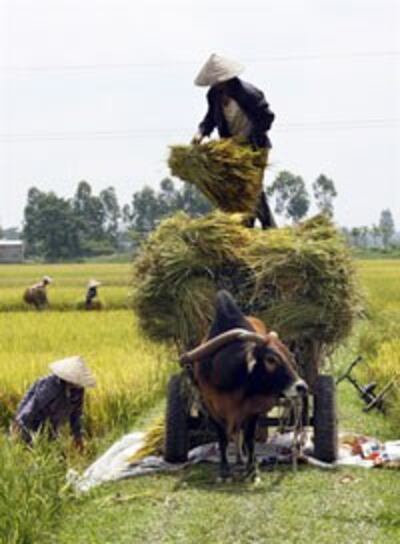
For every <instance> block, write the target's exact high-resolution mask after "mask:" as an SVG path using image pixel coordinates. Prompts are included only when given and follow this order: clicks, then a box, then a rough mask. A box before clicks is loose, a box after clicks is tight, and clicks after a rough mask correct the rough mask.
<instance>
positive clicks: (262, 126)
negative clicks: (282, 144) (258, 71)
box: [199, 77, 275, 148]
mask: <svg viewBox="0 0 400 544" xmlns="http://www.w3.org/2000/svg"><path fill="white" fill-rule="evenodd" d="M224 95H225V96H228V97H229V98H232V99H233V100H235V101H236V102H237V103H238V105H239V107H240V108H241V110H242V111H243V112H244V113H245V115H246V116H247V117H248V118H249V120H250V122H251V124H252V130H251V133H250V136H249V143H251V144H252V145H254V146H255V147H261V148H270V147H271V142H270V139H269V138H268V136H267V131H268V130H269V129H270V128H271V125H272V123H273V121H274V119H275V115H274V114H273V113H272V111H271V110H270V109H269V104H268V102H267V101H266V100H265V96H264V93H263V92H262V91H260V90H259V89H257V88H256V87H254V85H251V84H250V83H247V82H245V81H242V80H241V79H239V78H238V77H234V78H232V79H230V80H229V81H227V82H226V83H225V85H224V87H223V89H222V90H221V89H220V88H219V87H211V89H210V90H209V91H208V93H207V101H208V111H207V113H206V116H205V117H204V119H203V121H202V122H201V123H200V126H199V130H200V132H201V134H202V135H203V136H209V135H210V134H211V132H212V131H213V130H214V128H217V129H218V133H219V135H220V137H221V138H229V137H230V136H234V135H233V134H230V132H229V127H228V124H227V122H226V119H225V117H224V112H223V97H224Z"/></svg>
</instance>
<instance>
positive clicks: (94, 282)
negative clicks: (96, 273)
mask: <svg viewBox="0 0 400 544" xmlns="http://www.w3.org/2000/svg"><path fill="white" fill-rule="evenodd" d="M100 285H101V283H100V282H99V281H97V280H89V283H88V288H89V289H90V288H91V287H99V286H100Z"/></svg>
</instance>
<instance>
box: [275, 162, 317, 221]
mask: <svg viewBox="0 0 400 544" xmlns="http://www.w3.org/2000/svg"><path fill="white" fill-rule="evenodd" d="M267 192H268V195H269V196H272V197H275V212H276V213H278V214H284V215H285V216H286V217H287V218H288V219H289V218H290V219H292V221H293V222H294V223H297V222H298V221H300V219H302V218H303V217H304V216H305V215H307V212H308V210H309V207H310V197H309V195H308V191H307V188H306V185H305V183H304V180H303V178H301V177H300V176H295V175H293V174H292V173H290V172H288V171H287V170H283V171H282V172H280V173H279V174H278V176H277V177H276V178H275V180H274V182H273V184H272V185H271V186H270V187H269V189H268V191H267Z"/></svg>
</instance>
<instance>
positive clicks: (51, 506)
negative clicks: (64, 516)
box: [0, 435, 66, 544]
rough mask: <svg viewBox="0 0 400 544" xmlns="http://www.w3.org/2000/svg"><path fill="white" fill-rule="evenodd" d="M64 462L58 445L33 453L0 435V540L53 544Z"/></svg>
mask: <svg viewBox="0 0 400 544" xmlns="http://www.w3.org/2000/svg"><path fill="white" fill-rule="evenodd" d="M65 472H66V463H65V459H64V457H63V455H62V454H61V450H60V447H59V445H58V444H55V443H53V444H50V443H48V442H45V441H39V442H38V443H37V444H36V446H35V448H34V449H33V450H30V449H28V448H27V447H25V446H24V445H22V444H20V443H13V442H11V441H10V440H9V439H7V438H5V437H4V436H2V435H0V541H1V542H2V543H4V544H37V543H38V542H53V540H52V538H53V535H54V532H55V528H56V525H57V521H58V520H59V519H60V516H61V513H62V508H63V504H64V500H65V498H63V496H62V487H63V486H64V484H65Z"/></svg>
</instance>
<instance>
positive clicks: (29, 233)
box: [23, 188, 79, 261]
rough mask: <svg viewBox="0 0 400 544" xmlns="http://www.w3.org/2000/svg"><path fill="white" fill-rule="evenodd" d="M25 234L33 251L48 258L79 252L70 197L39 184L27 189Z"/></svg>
mask: <svg viewBox="0 0 400 544" xmlns="http://www.w3.org/2000/svg"><path fill="white" fill-rule="evenodd" d="M24 219H25V221H24V231H23V236H24V239H25V241H26V243H27V247H28V252H29V254H31V255H34V256H39V257H43V258H44V259H46V260H48V261H59V260H65V259H71V258H74V257H76V255H77V254H79V237H78V223H77V221H76V218H75V216H74V213H73V210H72V207H71V204H70V202H69V201H68V200H65V199H63V198H59V197H57V196H56V195H55V194H54V193H53V192H50V193H43V192H41V191H39V190H38V189H36V188H32V189H30V190H29V192H28V204H27V206H26V207H25V212H24Z"/></svg>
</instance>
